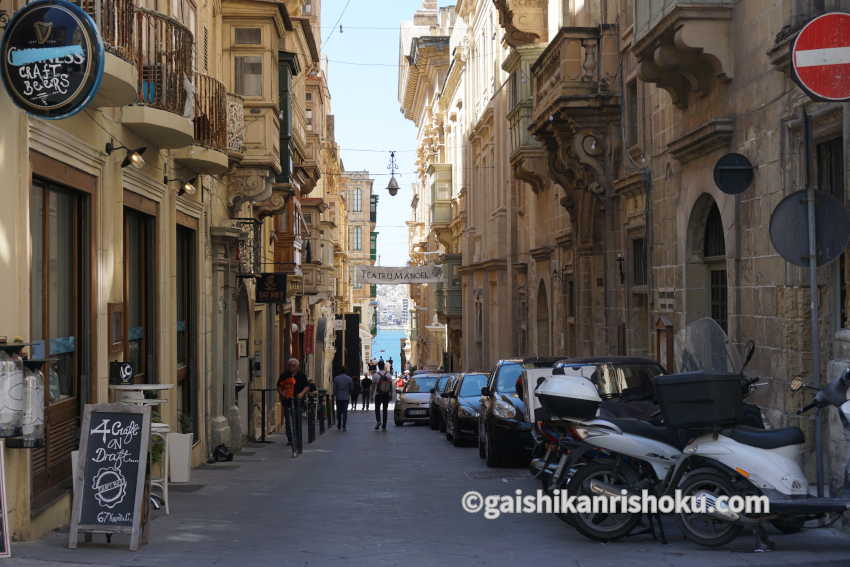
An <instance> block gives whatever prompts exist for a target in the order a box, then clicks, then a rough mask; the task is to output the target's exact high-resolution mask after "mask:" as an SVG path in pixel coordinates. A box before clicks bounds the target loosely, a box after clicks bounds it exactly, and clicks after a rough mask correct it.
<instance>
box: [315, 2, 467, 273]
mask: <svg viewBox="0 0 850 567" xmlns="http://www.w3.org/2000/svg"><path fill="white" fill-rule="evenodd" d="M453 3H454V2H450V1H449V2H446V1H440V2H439V5H440V6H445V5H452V4H453ZM346 4H348V6H347V7H346ZM421 5H422V2H421V0H323V1H322V14H321V17H322V51H323V55H324V56H325V57H327V58H328V82H329V85H330V91H331V105H332V111H333V114H334V116H335V125H334V127H335V133H336V140H337V143H338V144H339V146H340V149H341V154H342V160H343V163H344V164H345V168H346V169H347V170H364V169H365V170H368V171H369V172H370V173H372V174H373V176H374V179H375V185H374V188H375V193H376V194H377V195H379V200H378V223H377V228H376V229H375V230H377V231H378V233H379V234H378V259H379V261H378V264H379V265H381V266H404V265H406V264H407V226H406V225H405V222H406V221H407V220H408V219H409V217H410V200H411V198H412V194H411V190H410V185H411V184H412V183H413V182H414V181H415V179H416V176H415V173H414V168H415V164H414V161H415V159H416V153H415V149H416V127H415V125H414V124H413V122H411V121H409V120H407V119H405V118H404V115H403V114H401V111H400V110H399V102H398V98H397V93H398V68H397V64H398V41H399V40H398V33H399V24H400V22H401V21H402V20H410V19H412V17H413V13H414V12H415V11H416V10H417V9H418V8H419V7H420V6H421ZM343 10H344V12H343ZM340 16H342V18H341V19H340V20H339V23H338V24H336V25H334V23H335V22H337V20H338V19H339V18H340ZM340 25H341V26H342V33H340V29H339V26H340ZM356 150H368V151H356ZM390 150H394V151H396V152H397V153H396V161H397V162H398V170H397V171H398V172H400V173H397V174H396V179H397V180H398V183H399V185H400V186H401V190H400V191H399V192H398V194H397V195H396V196H395V197H391V196H390V194H389V193H388V192H387V190H386V187H387V183H388V182H389V179H390V177H389V170H388V169H387V165H388V163H389V152H390Z"/></svg>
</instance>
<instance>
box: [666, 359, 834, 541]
mask: <svg viewBox="0 0 850 567" xmlns="http://www.w3.org/2000/svg"><path fill="white" fill-rule="evenodd" d="M804 387H806V386H805V385H804V384H803V382H802V380H800V379H798V378H797V379H794V380H793V381H792V382H791V385H790V388H791V390H792V391H800V390H801V389H803V388H804ZM808 387H809V388H811V389H814V390H816V391H817V394H816V395H815V398H814V400H813V401H812V402H811V403H809V404H808V405H806V406H805V407H803V408H802V409H800V410H799V411H798V412H797V414H798V415H802V414H804V413H806V412H808V411H810V410H811V409H814V408H820V409H824V408H829V407H830V406H832V407H835V408H836V409H837V410H838V412H839V417H840V420H841V423H842V425H843V427H844V432H845V437H846V439H847V440H848V443H850V401H848V394H850V370H847V371H845V372H844V373H842V374H841V376H839V377H837V378H835V379H834V380H832V381H831V382H829V383H828V384H827V385H825V386H824V387H822V388H816V387H812V386H808ZM804 441H805V438H804V436H803V432H802V431H801V430H800V429H799V428H797V427H787V428H784V429H777V430H771V431H758V430H751V429H748V428H746V427H740V426H732V427H729V428H725V429H720V430H719V431H718V430H715V431H712V432H710V433H704V434H702V435H700V436H699V437H697V438H695V439H693V440H692V441H691V442H690V443H689V444H688V445H687V446H686V447H685V448H684V450H683V455H682V458H680V459H679V461H678V462H677V463H676V467H675V470H674V471H673V472H672V474H671V477H670V479H669V481H668V486H667V489H666V491H665V492H667V493H671V492H672V490H673V489H679V490H681V491H682V494H684V495H689V496H693V497H695V499H696V501H698V502H701V503H703V504H704V505H705V506H706V507H707V508H708V509H711V510H713V511H712V512H711V513H710V514H695V513H692V514H680V515H679V522H680V524H681V527H682V529H683V531H684V533H685V535H686V537H687V538H688V539H690V540H691V541H694V542H696V543H698V544H701V545H705V546H712V547H714V546H720V545H724V544H726V543H729V542H730V541H732V540H733V539H735V538H736V537H737V536H738V535H740V533H741V532H742V531H743V529H744V528H745V527H747V526H750V527H752V528H753V532H754V534H755V537H756V544H755V550H756V551H770V550H772V549H773V548H774V545H773V543H772V542H771V541H770V540H769V539H768V538H767V533H766V530H765V523H766V522H768V521H770V522H772V523H773V524H774V525H775V526H776V527H777V528H779V529H780V531H782V532H786V533H787V532H793V531H797V530H799V529H801V528H802V527H804V525H805V523H806V522H808V521H810V520H821V521H823V522H825V523H826V524H829V523H831V522H834V521H836V520H837V519H838V518H840V517H841V516H842V515H843V514H844V513H845V512H847V511H848V510H850V463H848V464H847V465H846V467H845V479H844V486H843V491H842V492H843V494H842V496H840V497H814V496H810V495H809V483H808V481H807V479H806V476H805V474H804V473H803V468H802V458H801V457H802V448H803V443H804ZM721 495H722V496H735V495H738V496H746V495H762V496H765V497H767V500H768V503H769V512H767V513H761V514H753V515H749V516H748V515H746V514H744V513H739V512H735V511H733V510H732V509H731V508H730V507H729V506H727V505H725V504H721V503H718V502H717V498H718V497H719V496H721Z"/></svg>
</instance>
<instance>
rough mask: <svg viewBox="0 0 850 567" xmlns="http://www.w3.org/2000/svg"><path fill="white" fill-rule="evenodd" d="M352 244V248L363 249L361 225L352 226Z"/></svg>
mask: <svg viewBox="0 0 850 567" xmlns="http://www.w3.org/2000/svg"><path fill="white" fill-rule="evenodd" d="M353 240H354V244H353V246H352V248H353V249H354V250H362V249H363V227H361V226H355V227H354V239H353Z"/></svg>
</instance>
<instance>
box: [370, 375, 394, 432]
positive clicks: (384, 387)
mask: <svg viewBox="0 0 850 567" xmlns="http://www.w3.org/2000/svg"><path fill="white" fill-rule="evenodd" d="M385 368H386V367H385V365H384V361H383V360H382V361H380V362H378V371H377V372H376V373H375V376H374V379H373V381H374V386H375V422H376V423H375V430H378V429H383V430H384V431H386V430H387V409H388V408H389V405H390V399H391V398H392V395H393V381H392V378H390V375H389V374H388V373H387V371H386V369H385ZM382 409H383V414H382V413H381V410H382Z"/></svg>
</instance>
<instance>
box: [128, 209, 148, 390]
mask: <svg viewBox="0 0 850 567" xmlns="http://www.w3.org/2000/svg"><path fill="white" fill-rule="evenodd" d="M154 224H155V223H154V218H153V217H151V216H149V215H146V214H144V213H141V212H138V211H136V210H135V209H130V208H126V207H125V209H124V313H125V319H126V323H127V329H126V332H125V333H124V336H125V340H126V346H125V350H124V356H125V359H126V360H127V361H128V362H130V363H131V364H132V365H133V368H134V370H135V373H136V374H135V377H134V382H136V383H149V384H153V383H156V379H155V372H156V364H155V360H156V359H155V357H154V346H155V343H154V336H155V335H154V328H153V326H154V325H153V323H154V321H155V306H154V297H155V295H154V274H155V272H156V269H155V258H156V256H155V254H156V252H155V250H154Z"/></svg>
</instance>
